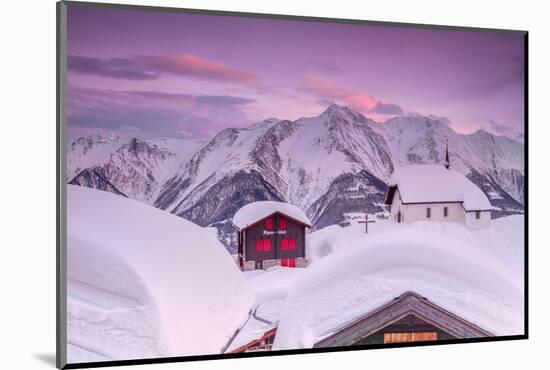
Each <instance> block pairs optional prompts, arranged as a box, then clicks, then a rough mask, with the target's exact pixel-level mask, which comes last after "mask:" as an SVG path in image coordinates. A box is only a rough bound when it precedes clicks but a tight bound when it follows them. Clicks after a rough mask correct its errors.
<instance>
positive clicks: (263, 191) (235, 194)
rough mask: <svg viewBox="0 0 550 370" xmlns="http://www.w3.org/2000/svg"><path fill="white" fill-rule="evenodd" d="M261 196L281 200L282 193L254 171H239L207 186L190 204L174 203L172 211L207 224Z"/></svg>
mask: <svg viewBox="0 0 550 370" xmlns="http://www.w3.org/2000/svg"><path fill="white" fill-rule="evenodd" d="M261 200H275V201H281V202H282V201H284V197H283V196H282V195H281V194H279V193H278V191H277V189H275V188H274V187H273V186H272V185H271V184H269V183H268V182H266V181H265V180H264V179H263V177H262V176H261V175H260V174H259V173H258V172H255V171H252V172H249V173H247V172H244V171H240V172H237V173H235V174H233V175H232V176H229V177H225V178H223V179H221V180H220V181H218V182H217V183H215V185H213V186H211V187H209V188H208V190H207V191H206V192H205V193H204V194H203V195H202V196H201V197H200V198H199V199H198V200H197V201H196V202H195V203H194V204H193V205H192V206H191V207H189V208H186V209H181V210H180V209H178V207H176V208H177V209H178V210H177V211H176V214H177V215H178V216H181V217H183V218H185V219H187V220H192V221H193V222H195V223H196V224H199V225H201V226H207V225H210V224H213V223H218V222H221V221H224V220H228V219H231V218H232V217H233V215H234V214H235V212H237V211H238V210H239V208H241V207H243V206H245V205H247V204H248V203H251V202H256V201H261ZM183 202H185V199H184V200H183V201H182V203H183Z"/></svg>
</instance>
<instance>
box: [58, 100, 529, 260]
mask: <svg viewBox="0 0 550 370" xmlns="http://www.w3.org/2000/svg"><path fill="white" fill-rule="evenodd" d="M446 140H448V143H449V151H450V157H451V166H452V167H453V168H454V169H455V170H457V171H460V172H462V173H463V174H465V175H466V176H468V177H469V178H470V179H471V180H472V181H473V182H475V183H476V184H477V185H478V186H479V187H480V188H481V189H482V190H483V191H484V192H485V193H486V194H487V196H488V197H489V199H490V201H491V203H492V205H493V206H494V208H495V212H494V215H495V216H499V215H502V214H510V213H518V212H523V202H524V197H523V194H524V188H523V187H524V157H523V150H524V146H523V144H522V143H520V142H517V141H514V140H511V139H508V138H506V137H501V136H494V135H492V134H490V133H487V132H485V131H481V130H480V131H477V132H475V133H473V134H470V135H463V134H458V133H456V132H455V131H454V130H453V129H452V125H450V124H449V123H448V122H447V121H446V120H444V119H440V118H437V117H433V116H421V115H407V116H401V117H396V118H393V119H390V120H388V121H386V122H384V123H377V122H374V121H372V120H370V119H368V118H366V117H364V116H363V115H361V114H359V113H357V112H354V111H352V110H351V109H349V108H347V107H341V106H338V105H331V106H329V107H328V108H327V109H326V110H325V111H324V112H323V113H322V114H321V115H319V116H318V117H313V118H300V119H298V120H296V121H287V120H278V119H268V120H265V121H262V122H259V123H256V124H254V125H252V126H250V127H247V128H228V129H225V130H223V131H221V132H219V133H218V134H217V135H215V136H214V137H212V138H211V139H209V140H202V141H191V140H176V139H170V140H168V139H149V140H140V139H132V140H130V141H129V142H121V140H120V139H117V138H102V137H97V136H96V137H94V138H86V139H84V138H80V139H78V140H76V141H75V142H73V143H71V144H70V145H69V150H68V157H69V160H68V163H69V168H68V174H67V176H68V178H70V180H69V181H70V183H72V184H79V185H83V186H89V187H94V188H99V189H103V190H107V191H111V192H115V193H117V192H118V193H120V194H123V195H125V196H128V197H130V198H134V199H138V200H141V201H144V202H147V203H149V204H152V205H154V206H156V207H158V208H161V209H164V210H166V211H169V212H171V213H174V214H177V215H179V216H181V217H183V218H185V219H188V220H191V221H193V222H195V223H197V224H199V225H201V226H207V225H212V226H216V227H217V228H218V230H219V233H220V238H221V239H222V240H223V241H224V242H225V243H226V245H228V246H231V245H233V244H234V240H233V238H234V232H233V229H232V226H231V224H230V222H229V220H230V219H231V217H232V216H233V214H234V213H235V212H236V211H237V210H238V209H239V208H240V207H242V206H244V205H245V204H247V203H249V202H252V201H258V200H280V201H286V202H289V203H292V204H295V205H297V206H299V207H300V208H302V209H303V210H304V211H305V212H306V213H307V215H308V217H309V218H310V219H311V221H312V222H313V225H314V227H313V229H320V228H322V227H324V226H327V225H331V224H337V223H343V222H344V221H345V219H346V214H348V213H353V212H365V211H366V212H368V213H371V214H382V213H383V212H384V211H385V209H384V206H383V200H384V196H385V192H386V190H387V180H388V178H389V177H390V175H391V174H392V172H393V170H394V169H395V168H397V167H400V166H403V165H407V164H410V163H442V161H443V159H444V155H445V142H446ZM231 249H232V248H231Z"/></svg>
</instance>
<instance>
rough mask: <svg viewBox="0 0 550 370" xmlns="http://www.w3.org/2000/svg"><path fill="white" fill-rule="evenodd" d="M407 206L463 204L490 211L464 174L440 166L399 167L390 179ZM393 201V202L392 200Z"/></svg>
mask: <svg viewBox="0 0 550 370" xmlns="http://www.w3.org/2000/svg"><path fill="white" fill-rule="evenodd" d="M389 185H390V189H391V188H392V187H395V186H397V188H398V189H399V194H400V195H401V199H402V200H403V202H404V203H430V202H462V205H463V206H464V209H465V210H467V211H475V210H490V209H491V208H492V207H491V204H490V203H489V199H487V196H486V195H485V194H484V193H483V191H481V189H480V188H479V187H477V185H475V184H474V183H473V182H471V181H470V180H469V179H468V178H467V177H466V176H464V175H463V174H461V173H459V172H456V171H453V170H452V169H449V170H448V169H446V168H445V167H443V166H441V165H436V164H421V165H409V166H404V167H400V168H397V169H396V170H395V172H394V173H393V174H392V176H391V177H390V180H389ZM388 201H389V202H391V201H392V199H388Z"/></svg>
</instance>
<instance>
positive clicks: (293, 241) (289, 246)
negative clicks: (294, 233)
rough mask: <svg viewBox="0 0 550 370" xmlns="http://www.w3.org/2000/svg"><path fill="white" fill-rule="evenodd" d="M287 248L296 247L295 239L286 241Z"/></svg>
mask: <svg viewBox="0 0 550 370" xmlns="http://www.w3.org/2000/svg"><path fill="white" fill-rule="evenodd" d="M288 249H296V241H295V240H294V239H290V240H289V241H288Z"/></svg>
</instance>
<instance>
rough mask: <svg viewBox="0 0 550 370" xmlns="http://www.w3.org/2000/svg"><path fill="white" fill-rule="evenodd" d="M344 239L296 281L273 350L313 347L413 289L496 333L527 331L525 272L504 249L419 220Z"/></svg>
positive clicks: (281, 317)
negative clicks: (496, 250) (418, 225)
mask: <svg viewBox="0 0 550 370" xmlns="http://www.w3.org/2000/svg"><path fill="white" fill-rule="evenodd" d="M464 231H465V232H467V231H466V230H464ZM333 242H334V243H335V242H337V240H333ZM343 243H345V244H346V249H340V250H338V251H337V252H334V253H332V254H329V255H327V256H326V257H324V258H322V259H320V260H318V261H316V262H315V263H313V264H312V265H311V266H310V267H308V269H307V270H306V271H305V272H304V273H303V274H302V275H300V277H299V278H298V279H297V280H296V282H295V284H294V285H293V286H292V287H291V288H290V290H289V293H288V296H287V299H286V301H285V305H284V307H283V310H282V313H281V316H280V321H279V327H278V331H277V336H276V338H275V343H274V346H273V349H274V350H281V349H296V348H311V347H313V346H314V345H315V343H317V342H319V341H320V340H322V339H324V338H326V337H328V336H330V335H331V334H334V333H336V332H338V331H340V330H341V329H343V328H345V327H346V326H348V325H349V324H351V323H352V322H354V321H355V320H357V319H358V318H360V317H363V316H364V315H366V314H369V313H370V312H372V311H373V310H375V309H377V308H379V307H381V306H382V305H384V304H386V303H388V302H390V301H391V300H392V299H394V298H395V297H398V296H400V295H402V294H404V293H405V292H408V291H412V292H415V293H417V294H419V295H421V296H423V297H425V298H427V299H428V300H429V301H430V302H432V303H433V304H435V305H437V306H439V307H441V308H443V309H445V310H447V311H449V312H451V313H453V314H455V315H458V316H459V317H461V318H462V319H464V320H466V321H468V322H470V323H472V324H474V325H477V326H478V327H480V328H482V329H484V330H485V331H488V332H490V333H492V334H494V335H518V334H522V333H523V330H524V326H523V325H524V323H523V317H524V311H523V279H522V274H521V272H520V271H517V270H516V269H514V268H513V267H511V266H510V265H509V264H506V263H504V262H503V261H502V258H501V257H500V256H499V255H493V254H491V253H488V252H486V251H484V250H483V249H481V248H479V247H478V246H477V245H471V244H469V243H467V242H464V241H462V240H458V239H455V238H450V237H447V236H446V235H444V234H442V233H440V232H433V231H428V230H423V229H415V228H403V230H394V231H392V232H387V233H381V234H369V235H365V234H359V233H357V234H356V237H355V238H353V237H350V236H348V237H347V238H345V239H344V240H343Z"/></svg>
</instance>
